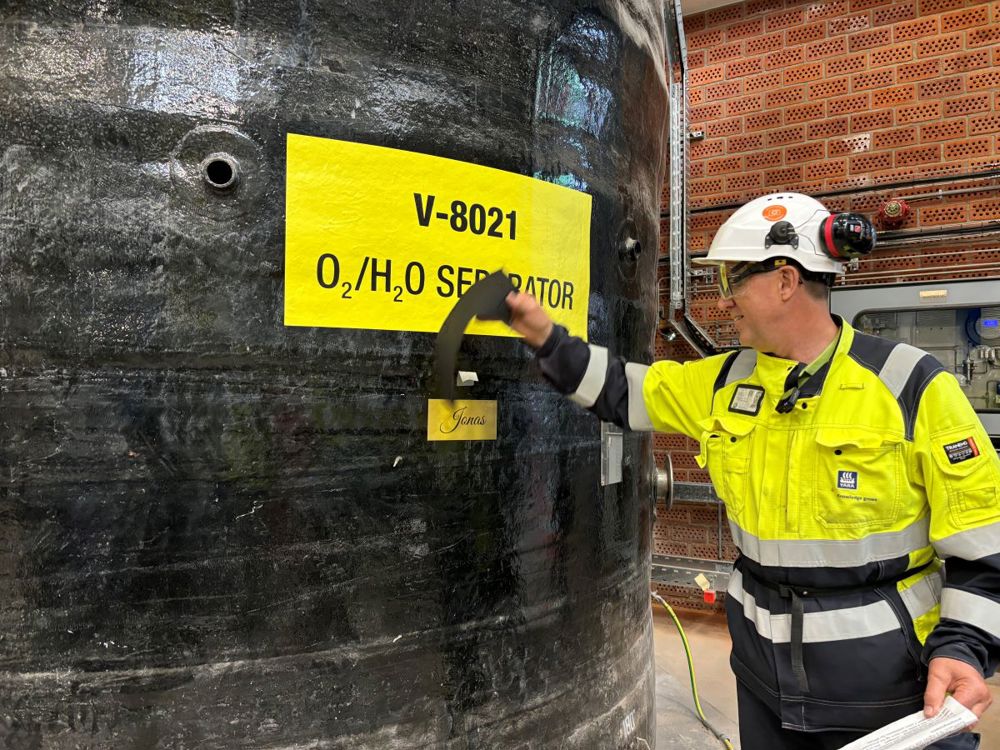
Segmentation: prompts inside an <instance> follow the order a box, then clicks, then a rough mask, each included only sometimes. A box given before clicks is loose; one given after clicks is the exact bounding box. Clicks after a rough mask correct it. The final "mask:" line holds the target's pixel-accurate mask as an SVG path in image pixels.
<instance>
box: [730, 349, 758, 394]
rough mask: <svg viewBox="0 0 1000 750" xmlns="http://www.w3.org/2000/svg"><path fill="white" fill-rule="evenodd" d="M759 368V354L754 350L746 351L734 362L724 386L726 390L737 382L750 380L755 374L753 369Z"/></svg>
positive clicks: (737, 356) (738, 355)
mask: <svg viewBox="0 0 1000 750" xmlns="http://www.w3.org/2000/svg"><path fill="white" fill-rule="evenodd" d="M756 366H757V352H755V351H754V350H753V349H744V350H743V351H741V352H740V353H739V354H737V355H736V359H734V360H733V366H732V367H730V368H729V372H728V373H726V382H725V383H723V384H722V387H723V388H725V387H726V386H727V385H730V384H732V383H735V382H736V381H737V380H744V379H745V378H749V377H750V375H751V374H752V373H753V368H754V367H756Z"/></svg>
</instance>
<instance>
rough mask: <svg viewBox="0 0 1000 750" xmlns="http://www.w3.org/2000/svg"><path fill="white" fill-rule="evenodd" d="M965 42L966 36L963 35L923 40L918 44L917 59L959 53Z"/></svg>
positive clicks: (948, 35)
mask: <svg viewBox="0 0 1000 750" xmlns="http://www.w3.org/2000/svg"><path fill="white" fill-rule="evenodd" d="M964 41H965V39H964V35H963V34H961V33H958V34H946V35H941V36H935V37H931V38H930V39H921V40H920V41H918V42H917V57H918V58H924V57H934V56H936V55H947V54H948V53H949V52H958V51H959V50H960V49H962V45H963V43H964Z"/></svg>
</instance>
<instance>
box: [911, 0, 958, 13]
mask: <svg viewBox="0 0 1000 750" xmlns="http://www.w3.org/2000/svg"><path fill="white" fill-rule="evenodd" d="M963 5H965V0H920V15H922V16H933V15H935V14H937V13H943V12H944V11H946V10H953V9H954V8H961V7H962V6H963Z"/></svg>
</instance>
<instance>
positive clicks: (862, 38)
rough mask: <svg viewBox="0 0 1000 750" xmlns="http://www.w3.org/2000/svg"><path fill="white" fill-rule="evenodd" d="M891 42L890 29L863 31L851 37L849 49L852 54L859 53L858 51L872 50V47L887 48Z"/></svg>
mask: <svg viewBox="0 0 1000 750" xmlns="http://www.w3.org/2000/svg"><path fill="white" fill-rule="evenodd" d="M891 41H892V33H891V31H890V30H889V29H887V28H881V29H872V30H871V31H862V32H860V33H858V34H852V35H851V36H849V37H848V47H849V48H850V50H851V52H857V51H858V50H862V49H871V48H872V47H885V46H886V45H887V44H889V42H891Z"/></svg>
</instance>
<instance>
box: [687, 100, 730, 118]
mask: <svg viewBox="0 0 1000 750" xmlns="http://www.w3.org/2000/svg"><path fill="white" fill-rule="evenodd" d="M724 110H725V105H724V104H723V103H722V102H714V103H712V104H702V105H701V106H700V107H691V109H690V110H688V119H689V120H690V121H691V122H705V121H706V120H717V119H719V118H720V117H722V113H723V111H724Z"/></svg>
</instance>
